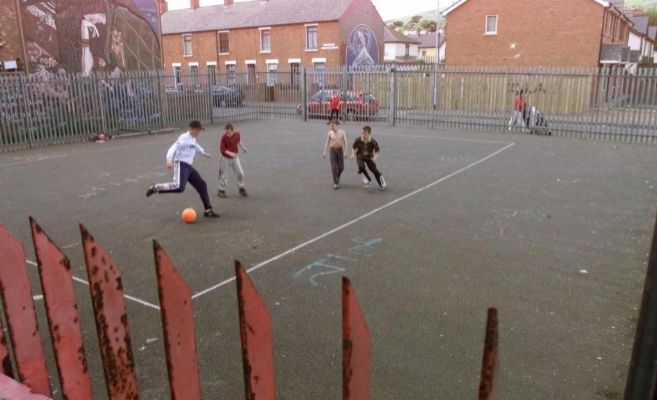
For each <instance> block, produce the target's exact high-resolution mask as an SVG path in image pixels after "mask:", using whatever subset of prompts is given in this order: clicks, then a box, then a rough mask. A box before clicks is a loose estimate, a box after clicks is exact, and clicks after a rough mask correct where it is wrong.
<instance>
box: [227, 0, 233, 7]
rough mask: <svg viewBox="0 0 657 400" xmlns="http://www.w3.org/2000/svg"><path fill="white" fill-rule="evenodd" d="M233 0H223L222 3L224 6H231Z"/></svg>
mask: <svg viewBox="0 0 657 400" xmlns="http://www.w3.org/2000/svg"><path fill="white" fill-rule="evenodd" d="M234 2H235V0H224V5H225V6H232V5H233V3H234Z"/></svg>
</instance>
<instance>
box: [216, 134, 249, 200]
mask: <svg viewBox="0 0 657 400" xmlns="http://www.w3.org/2000/svg"><path fill="white" fill-rule="evenodd" d="M240 148H241V149H242V151H244V152H245V153H246V152H247V150H246V148H245V147H244V145H243V144H242V141H241V140H240V133H239V132H235V130H234V129H233V125H232V124H226V128H225V131H224V135H223V136H222V137H221V142H220V145H219V152H220V153H221V156H220V160H219V193H218V195H219V197H226V187H227V185H228V177H227V176H226V174H227V173H228V169H229V168H230V169H232V170H233V172H234V173H235V176H236V177H237V186H238V187H239V188H240V195H241V196H242V197H246V190H245V189H244V170H243V169H242V164H241V163H240V157H239V149H240Z"/></svg>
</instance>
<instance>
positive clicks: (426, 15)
mask: <svg viewBox="0 0 657 400" xmlns="http://www.w3.org/2000/svg"><path fill="white" fill-rule="evenodd" d="M415 15H421V16H422V19H428V20H432V21H438V20H442V17H440V19H439V18H438V11H437V10H431V11H425V12H423V13H418V14H413V15H407V16H405V17H402V18H394V19H391V20H389V21H386V24H388V25H389V24H391V23H393V22H394V21H401V22H403V23H407V22H408V21H410V20H411V18H413V17H414V16H415Z"/></svg>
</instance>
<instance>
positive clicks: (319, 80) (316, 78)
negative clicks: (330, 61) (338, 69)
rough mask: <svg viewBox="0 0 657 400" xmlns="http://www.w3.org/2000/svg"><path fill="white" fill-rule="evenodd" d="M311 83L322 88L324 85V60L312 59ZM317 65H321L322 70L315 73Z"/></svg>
mask: <svg viewBox="0 0 657 400" xmlns="http://www.w3.org/2000/svg"><path fill="white" fill-rule="evenodd" d="M312 62H313V83H315V84H318V85H320V87H322V88H323V87H324V85H325V84H326V58H324V57H322V58H313V59H312ZM317 64H321V65H323V66H324V68H323V69H322V70H321V71H317Z"/></svg>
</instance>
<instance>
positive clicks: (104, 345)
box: [80, 225, 139, 400]
mask: <svg viewBox="0 0 657 400" xmlns="http://www.w3.org/2000/svg"><path fill="white" fill-rule="evenodd" d="M80 233H81V236H82V249H83V252H84V259H85V264H86V267H87V277H88V282H89V291H90V294H91V304H92V306H93V310H94V316H95V320H96V331H97V332H96V334H97V336H98V345H99V348H100V354H101V358H102V360H103V370H104V372H105V384H106V385H107V395H108V398H109V399H110V400H122V399H138V398H139V387H138V385H137V374H136V372H135V361H134V357H133V354H132V345H131V340H130V330H129V329H128V313H127V312H126V307H125V297H124V296H125V294H124V293H123V281H122V279H121V271H120V270H119V267H118V266H117V265H116V264H115V263H114V261H112V258H111V257H110V255H109V254H108V252H107V251H105V249H104V248H103V247H102V246H101V245H100V244H99V243H97V242H96V240H95V239H94V237H93V236H92V235H91V234H90V233H89V231H88V230H87V229H86V228H85V227H84V226H83V225H80Z"/></svg>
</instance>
